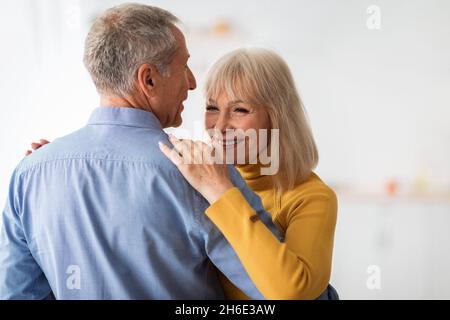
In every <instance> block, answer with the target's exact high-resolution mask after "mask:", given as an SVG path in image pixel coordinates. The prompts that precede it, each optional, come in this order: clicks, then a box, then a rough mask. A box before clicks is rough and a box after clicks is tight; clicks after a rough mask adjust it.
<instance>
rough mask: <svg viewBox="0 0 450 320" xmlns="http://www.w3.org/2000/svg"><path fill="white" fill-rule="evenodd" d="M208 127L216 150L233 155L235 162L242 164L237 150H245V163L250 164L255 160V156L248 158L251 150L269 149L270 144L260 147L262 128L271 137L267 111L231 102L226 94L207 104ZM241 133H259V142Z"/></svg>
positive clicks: (206, 121)
mask: <svg viewBox="0 0 450 320" xmlns="http://www.w3.org/2000/svg"><path fill="white" fill-rule="evenodd" d="M205 128H206V130H208V132H209V134H210V136H211V138H212V143H213V145H214V146H215V147H216V148H217V147H221V148H222V149H223V150H224V152H225V151H226V152H227V155H230V154H232V155H234V156H233V160H232V161H233V163H235V164H242V162H241V161H239V162H238V160H237V159H239V158H238V150H245V163H249V161H250V160H254V159H253V157H252V158H249V155H251V152H250V150H253V151H254V152H256V153H259V152H260V151H261V150H263V149H264V148H266V147H267V143H268V142H266V143H264V145H263V146H262V145H259V135H260V132H261V129H266V130H267V136H269V135H270V134H269V132H268V131H269V129H270V119H269V114H268V113H267V110H266V108H264V107H258V106H252V105H250V104H248V103H247V102H245V101H242V100H238V101H232V100H230V99H228V97H227V95H226V94H221V95H220V96H219V97H217V99H216V100H214V99H208V101H206V110H205ZM239 129H240V130H239ZM249 129H252V130H249ZM241 130H242V131H243V132H246V133H247V132H254V133H256V139H250V138H249V136H250V135H249V136H247V135H245V136H243V135H242V131H241ZM268 139H269V138H268ZM266 141H268V140H266ZM242 143H245V145H242ZM253 154H255V153H253ZM227 159H229V158H227ZM241 159H242V158H241Z"/></svg>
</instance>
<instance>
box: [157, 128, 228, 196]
mask: <svg viewBox="0 0 450 320" xmlns="http://www.w3.org/2000/svg"><path fill="white" fill-rule="evenodd" d="M169 140H170V142H171V143H172V144H173V146H174V148H173V149H170V148H169V147H168V146H166V145H165V144H163V143H162V142H160V143H159V148H160V149H161V151H162V153H164V154H165V155H166V157H168V158H169V159H170V160H171V161H172V162H173V163H174V164H175V165H176V166H177V168H178V169H179V170H180V172H181V174H182V175H183V176H184V177H185V178H186V180H187V181H188V182H189V183H190V184H191V186H192V187H194V188H195V189H196V190H197V191H198V192H200V193H201V194H202V195H203V197H205V198H206V200H208V202H209V203H213V202H215V201H217V200H218V199H219V198H220V197H221V196H222V195H223V194H224V193H225V192H226V191H228V190H229V189H231V188H233V187H234V186H233V184H232V183H231V181H230V178H229V176H228V168H227V165H226V164H216V163H214V156H213V152H214V149H213V148H212V147H210V146H208V145H207V144H206V143H203V142H201V141H192V140H185V139H183V140H179V139H177V138H176V137H175V136H173V135H169Z"/></svg>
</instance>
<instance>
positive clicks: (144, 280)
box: [0, 4, 273, 299]
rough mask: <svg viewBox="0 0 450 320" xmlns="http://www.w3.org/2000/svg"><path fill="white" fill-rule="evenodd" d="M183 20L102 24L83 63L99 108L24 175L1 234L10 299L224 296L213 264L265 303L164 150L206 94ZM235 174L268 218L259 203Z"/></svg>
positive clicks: (131, 18)
mask: <svg viewBox="0 0 450 320" xmlns="http://www.w3.org/2000/svg"><path fill="white" fill-rule="evenodd" d="M176 23H177V19H176V17H174V16H173V15H172V14H170V13H169V12H167V11H164V10H162V9H159V8H155V7H151V6H146V5H138V4H125V5H121V6H118V7H114V8H112V9H109V10H108V11H106V12H105V13H104V14H103V15H102V16H101V17H99V18H98V19H97V20H96V21H95V23H94V25H93V26H92V28H91V30H90V32H89V34H88V36H87V39H86V45H85V55H84V63H85V65H86V67H87V69H88V71H89V73H90V75H91V77H92V79H93V81H94V84H95V86H96V88H97V90H98V92H99V94H100V101H101V102H100V107H99V108H97V109H95V110H94V111H93V113H92V115H91V117H90V119H89V121H88V123H87V125H86V126H85V127H83V128H81V129H80V130H78V131H76V132H74V133H72V134H69V135H67V136H65V137H62V138H59V139H56V140H55V141H54V142H52V143H51V144H49V145H46V146H45V147H42V148H41V149H39V150H38V151H36V152H34V153H33V155H31V156H29V157H27V158H25V159H24V160H23V161H22V162H21V163H20V164H19V165H18V167H17V168H16V170H15V171H14V174H13V176H12V179H11V183H10V188H9V195H8V199H7V204H6V208H5V210H4V212H3V224H2V229H1V231H0V299H44V298H46V297H49V296H51V295H54V297H56V298H57V299H217V298H219V299H220V298H222V297H223V292H222V289H221V287H220V285H219V282H218V279H217V277H216V274H215V271H216V270H215V268H214V267H213V265H212V264H214V265H215V266H216V267H217V268H218V269H219V270H220V271H221V272H222V273H224V274H225V275H226V276H227V277H228V278H229V279H230V280H231V281H232V282H233V283H234V284H235V285H237V286H238V287H239V288H241V289H242V290H243V291H244V292H245V293H246V294H247V295H248V296H250V297H252V298H255V299H258V298H263V297H262V296H261V294H260V293H259V291H258V290H257V289H256V288H255V286H254V284H253V283H252V282H251V280H250V279H249V277H248V275H247V273H246V272H245V270H244V268H243V266H242V265H241V263H240V261H239V259H238V258H237V256H236V254H235V253H234V251H233V250H232V248H231V247H230V246H229V244H228V243H227V241H226V239H225V238H224V237H223V236H222V235H221V234H220V233H219V232H218V230H217V229H216V228H215V227H214V226H213V225H212V223H211V222H210V221H209V220H208V219H207V218H206V217H205V215H204V210H205V209H206V208H207V206H208V203H207V202H206V200H205V199H203V198H202V197H201V196H200V195H199V194H198V193H197V192H195V191H194V190H193V189H192V188H191V187H190V186H189V184H188V183H187V182H186V181H185V180H184V178H183V177H182V176H181V175H180V174H179V172H178V170H177V169H176V168H175V166H173V165H172V164H171V163H170V161H168V160H167V159H166V158H165V156H164V155H163V154H162V153H161V152H160V151H159V148H158V142H159V141H163V142H166V143H168V140H167V136H166V134H165V133H164V131H163V130H162V129H163V128H166V127H171V126H178V125H180V124H181V121H182V120H181V112H182V111H183V101H184V100H186V98H187V93H188V90H193V89H195V87H196V83H195V78H194V75H193V74H192V72H191V70H190V69H189V67H188V65H187V61H188V58H189V52H188V50H187V48H186V43H185V39H184V36H183V34H182V33H181V31H180V30H179V29H178V28H177V27H176V26H175V24H176ZM230 170H231V168H230ZM230 174H231V176H232V177H233V182H234V184H235V185H236V186H238V187H239V188H240V189H241V191H242V192H243V194H244V195H245V196H246V198H247V199H248V200H249V201H250V203H252V206H253V208H254V209H255V211H257V212H258V214H260V216H261V217H262V218H263V220H264V219H266V218H267V216H265V215H264V212H263V208H262V206H261V203H260V200H259V198H258V197H257V196H255V195H254V194H253V193H252V192H251V191H250V190H248V189H247V187H246V185H245V183H244V182H243V180H242V179H241V178H240V177H239V175H238V174H237V173H236V172H235V171H233V170H231V172H230ZM224 214H226V212H224ZM249 223H262V222H261V220H257V221H253V220H252V221H251V222H249ZM265 223H267V221H265ZM268 226H269V225H268ZM269 227H270V228H273V226H269ZM211 262H212V264H211Z"/></svg>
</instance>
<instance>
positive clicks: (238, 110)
mask: <svg viewBox="0 0 450 320" xmlns="http://www.w3.org/2000/svg"><path fill="white" fill-rule="evenodd" d="M234 111H235V112H239V113H248V110H247V109H244V108H236V109H234Z"/></svg>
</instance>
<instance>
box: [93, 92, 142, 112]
mask: <svg viewBox="0 0 450 320" xmlns="http://www.w3.org/2000/svg"><path fill="white" fill-rule="evenodd" d="M100 106H101V107H125V108H136V109H142V107H139V106H138V105H137V104H136V102H135V101H133V99H128V98H123V97H116V96H103V95H102V96H100Z"/></svg>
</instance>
